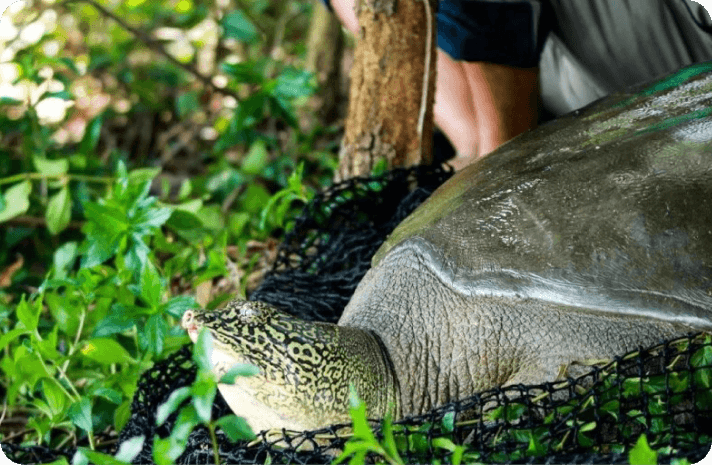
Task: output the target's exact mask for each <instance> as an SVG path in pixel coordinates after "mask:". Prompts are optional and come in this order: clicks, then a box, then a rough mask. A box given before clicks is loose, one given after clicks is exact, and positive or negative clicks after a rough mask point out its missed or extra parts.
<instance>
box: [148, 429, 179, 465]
mask: <svg viewBox="0 0 712 465" xmlns="http://www.w3.org/2000/svg"><path fill="white" fill-rule="evenodd" d="M185 445H186V441H180V440H177V439H174V438H173V437H172V436H170V437H168V438H166V439H160V438H159V437H158V435H156V436H154V438H153V460H154V461H155V462H156V465H173V464H174V463H175V460H176V459H177V458H178V457H180V454H182V453H183V451H184V450H185Z"/></svg>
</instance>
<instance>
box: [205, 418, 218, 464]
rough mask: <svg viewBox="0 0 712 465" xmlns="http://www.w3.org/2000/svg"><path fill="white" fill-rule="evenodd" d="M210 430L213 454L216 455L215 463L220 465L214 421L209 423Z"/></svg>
mask: <svg viewBox="0 0 712 465" xmlns="http://www.w3.org/2000/svg"><path fill="white" fill-rule="evenodd" d="M208 431H210V440H211V441H212V443H213V455H214V457H215V465H220V454H219V453H218V438H217V436H216V435H215V426H213V422H212V421H211V422H210V423H208Z"/></svg>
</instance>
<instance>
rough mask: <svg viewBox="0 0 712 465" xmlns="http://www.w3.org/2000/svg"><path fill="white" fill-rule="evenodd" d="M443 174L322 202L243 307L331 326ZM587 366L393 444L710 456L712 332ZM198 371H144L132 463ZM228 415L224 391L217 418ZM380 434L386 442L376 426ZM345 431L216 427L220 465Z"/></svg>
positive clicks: (559, 457) (329, 449)
mask: <svg viewBox="0 0 712 465" xmlns="http://www.w3.org/2000/svg"><path fill="white" fill-rule="evenodd" d="M450 174H451V173H450V172H448V171H445V170H442V169H438V168H424V167H418V168H412V169H407V170H406V169H401V170H395V171H392V172H389V173H388V174H386V175H385V176H382V177H378V178H369V179H351V180H348V181H346V182H344V183H341V184H338V185H335V186H333V187H332V188H330V189H329V190H327V191H326V192H324V193H322V194H320V195H318V196H317V197H316V198H315V199H314V200H313V201H312V202H311V203H310V204H309V205H308V206H307V207H306V209H305V211H304V213H303V215H302V216H301V217H300V218H299V219H297V221H296V224H295V227H294V228H293V230H292V232H290V233H289V234H288V236H287V237H286V238H285V241H284V242H283V244H282V245H281V247H280V250H279V253H278V259H277V261H276V263H275V265H274V269H273V270H272V272H270V273H269V274H268V275H267V276H266V278H265V280H264V282H263V284H262V285H261V286H260V287H259V288H258V289H257V290H256V291H255V292H254V293H253V294H252V295H251V296H250V298H251V299H253V300H262V301H265V302H268V303H271V304H273V305H276V306H278V307H280V308H282V309H284V310H285V311H288V312H290V313H292V314H294V315H296V316H299V317H301V318H304V319H308V320H318V321H327V322H336V321H337V320H338V318H339V315H340V314H341V312H342V310H343V308H344V307H345V306H346V304H347V302H348V300H349V298H350V296H351V295H352V294H353V291H354V289H355V288H356V286H357V284H358V282H359V280H360V279H361V277H362V276H363V275H364V274H365V272H366V271H367V270H368V268H369V265H370V259H371V256H372V255H373V254H374V253H375V251H376V250H377V248H378V247H379V246H380V244H381V243H382V242H383V241H384V240H385V238H386V237H387V235H388V234H389V233H390V232H391V231H392V230H393V228H395V226H396V225H397V224H398V223H400V222H401V221H402V220H403V219H404V218H405V217H406V216H407V215H408V214H409V213H410V212H411V211H413V210H414V209H415V207H417V206H418V205H419V204H420V203H421V202H422V201H423V200H424V199H425V198H427V197H428V195H430V193H431V192H432V191H433V190H434V189H435V188H436V187H437V186H438V185H440V184H441V183H442V182H444V181H445V180H446V179H447V178H448V177H449V176H450ZM590 369H591V371H590V372H589V374H587V375H586V376H583V377H581V378H577V379H568V380H566V381H563V382H559V383H549V384H544V385H537V386H511V387H507V388H506V389H503V388H500V389H494V390H490V391H486V392H482V393H479V394H477V395H475V396H472V397H470V398H467V399H464V400H461V401H458V402H453V403H451V404H447V405H444V406H442V407H439V408H437V409H435V410H433V411H431V412H429V413H428V414H427V415H423V416H419V417H411V418H407V419H405V420H403V421H399V422H397V423H396V424H395V425H394V426H393V428H392V434H393V436H394V437H393V440H394V441H395V444H396V445H397V446H398V450H399V453H400V455H401V457H402V458H403V460H404V462H406V463H432V462H433V461H436V460H439V461H446V462H447V461H450V460H452V459H454V458H455V457H453V454H460V453H461V451H460V450H459V449H458V448H456V447H454V445H462V446H465V448H466V449H465V452H464V454H465V455H464V457H462V458H463V460H464V461H465V463H470V462H473V461H480V462H509V463H591V464H594V463H627V462H628V460H629V455H628V454H629V452H630V450H631V449H632V448H633V447H634V445H635V444H636V441H637V440H638V438H639V437H640V435H641V434H645V435H646V438H647V440H648V442H649V443H650V445H651V446H652V447H653V449H656V450H657V451H658V453H659V457H658V463H668V462H670V461H672V460H674V459H676V458H679V457H685V458H687V459H688V460H689V461H690V463H694V462H697V461H699V460H701V459H702V458H704V457H705V455H706V454H707V452H708V451H709V448H710V444H711V443H712V439H711V438H712V422H711V421H710V420H711V419H712V389H711V388H710V385H711V384H712V342H711V341H710V336H709V335H704V334H696V335H695V334H690V335H687V336H685V337H681V338H678V339H675V340H670V341H661V342H660V344H659V345H658V346H656V347H653V348H640V349H639V350H637V351H635V352H632V353H629V354H621V356H619V357H618V358H616V359H615V360H614V361H612V362H609V363H606V364H595V363H593V362H592V363H591V367H590ZM195 374H196V368H195V366H194V364H193V362H192V359H191V347H190V346H186V347H184V348H183V349H181V350H180V351H178V352H177V353H175V354H174V355H173V356H171V357H170V358H168V359H166V360H164V361H162V362H159V363H157V364H156V365H155V366H154V367H153V368H152V369H151V370H150V371H148V372H147V373H145V374H144V375H143V377H142V379H141V381H140V383H139V386H138V389H137V392H136V395H135V397H134V401H133V405H132V408H131V412H132V413H131V418H130V420H129V422H128V424H127V425H126V427H125V428H124V430H123V431H122V432H121V434H120V437H119V444H121V443H122V442H123V441H126V440H127V439H130V438H132V437H135V436H144V437H146V439H147V440H146V441H145V443H144V447H143V450H142V451H141V453H140V454H139V455H138V456H137V457H136V458H135V460H134V463H152V462H153V459H152V450H151V445H152V443H153V437H154V436H155V435H157V436H159V437H162V438H165V437H168V436H169V434H170V431H171V429H172V427H173V425H174V423H175V419H176V416H177V415H176V414H175V413H174V414H173V415H172V416H171V417H169V418H168V420H167V421H166V422H164V423H163V424H162V425H161V426H156V420H155V419H156V409H157V407H158V406H159V405H161V404H162V403H163V402H165V401H166V400H167V399H168V397H169V396H170V394H171V393H172V392H173V391H174V390H175V389H178V388H180V387H183V386H186V385H190V384H191V383H192V381H193V380H194V378H195ZM230 413H231V411H230V409H229V407H228V406H227V404H226V403H225V401H224V400H223V399H222V397H221V396H220V394H218V395H217V397H216V401H215V404H214V406H213V418H219V417H221V416H224V415H227V414H230ZM374 428H375V431H376V436H377V437H378V438H379V439H382V438H383V432H382V431H381V430H380V429H379V427H378V425H377V424H376V423H374ZM351 432H352V430H351V427H350V425H333V426H329V427H325V428H324V429H321V430H317V431H308V432H304V433H300V434H293V435H291V434H283V433H286V432H281V433H278V432H272V433H266V432H262V433H259V434H258V437H257V439H256V440H254V441H252V442H251V443H250V444H246V443H244V442H242V443H231V442H230V441H229V440H228V439H227V438H226V436H225V435H224V434H223V433H222V431H220V430H218V432H217V439H218V444H219V454H220V459H221V462H222V463H269V462H270V461H271V463H310V464H311V463H331V462H332V461H333V460H334V458H335V456H338V454H339V453H340V451H342V450H343V448H344V444H345V443H346V441H347V440H349V438H350V436H351ZM3 449H4V450H5V453H6V454H8V456H9V457H10V458H11V459H12V460H14V461H16V462H22V463H27V462H38V461H47V460H52V459H53V458H55V457H57V456H59V455H65V456H67V457H71V454H72V453H73V451H71V450H66V451H57V450H54V451H52V450H47V449H42V448H37V447H30V448H22V447H18V446H13V445H6V444H3ZM177 462H178V463H191V464H203V463H204V464H207V463H214V455H213V450H212V446H211V439H210V436H209V433H208V431H207V429H205V428H202V427H198V428H196V429H195V430H194V431H193V433H192V434H191V435H190V437H189V439H188V446H187V448H186V451H185V452H184V453H183V455H182V456H181V457H179V458H178V460H177Z"/></svg>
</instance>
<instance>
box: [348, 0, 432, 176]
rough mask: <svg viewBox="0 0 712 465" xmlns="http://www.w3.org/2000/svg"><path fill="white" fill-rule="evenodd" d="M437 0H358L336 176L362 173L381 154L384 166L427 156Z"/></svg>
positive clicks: (425, 160) (429, 159)
mask: <svg viewBox="0 0 712 465" xmlns="http://www.w3.org/2000/svg"><path fill="white" fill-rule="evenodd" d="M435 1H436V0H357V14H358V19H359V27H360V37H359V40H358V43H357V45H356V51H355V57H354V66H353V68H352V71H351V89H350V93H349V111H348V117H347V120H346V134H345V135H344V140H343V142H342V145H341V150H340V152H339V173H337V176H336V178H337V179H346V178H349V177H353V176H360V175H367V174H369V173H370V172H371V170H372V169H373V167H374V166H375V164H376V163H377V162H378V161H379V160H381V159H385V160H386V164H387V167H388V168H393V167H398V166H411V165H416V164H421V163H431V162H432V139H433V102H434V99H435V58H436V53H435V52H436V43H435V37H436V31H435ZM428 33H429V34H428Z"/></svg>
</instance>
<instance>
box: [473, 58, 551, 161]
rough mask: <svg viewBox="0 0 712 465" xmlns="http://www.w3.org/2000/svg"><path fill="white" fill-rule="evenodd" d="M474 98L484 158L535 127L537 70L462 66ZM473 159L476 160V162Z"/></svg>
mask: <svg viewBox="0 0 712 465" xmlns="http://www.w3.org/2000/svg"><path fill="white" fill-rule="evenodd" d="M462 67H463V69H464V71H465V75H466V76H467V81H468V83H469V86H470V93H471V94H472V97H473V106H474V108H475V118H476V120H477V137H478V143H479V151H478V153H477V156H483V155H486V154H488V153H490V152H491V151H493V150H494V149H496V148H497V147H499V146H500V145H502V144H503V143H505V142H507V141H508V140H509V139H511V138H513V137H514V136H516V135H519V134H521V133H522V132H524V131H527V130H529V129H531V128H534V127H536V124H537V116H538V109H537V106H538V95H539V94H538V79H537V76H538V72H539V70H538V68H516V67H512V66H507V65H500V64H494V63H483V62H473V63H471V62H462ZM473 159H474V158H473Z"/></svg>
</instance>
